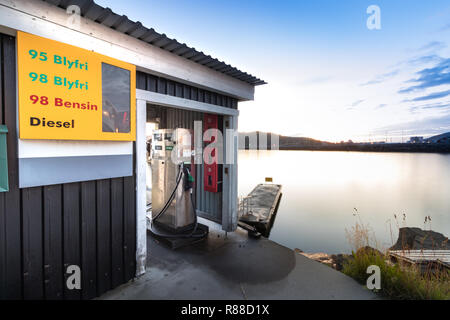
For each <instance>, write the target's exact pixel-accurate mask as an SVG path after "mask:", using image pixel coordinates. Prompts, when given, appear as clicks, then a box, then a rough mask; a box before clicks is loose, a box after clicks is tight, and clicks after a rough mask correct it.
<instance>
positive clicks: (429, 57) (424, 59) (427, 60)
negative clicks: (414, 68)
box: [408, 54, 444, 65]
mask: <svg viewBox="0 0 450 320" xmlns="http://www.w3.org/2000/svg"><path fill="white" fill-rule="evenodd" d="M442 60H444V58H442V57H440V56H438V55H437V54H430V55H426V56H421V57H417V58H412V59H410V60H409V61H408V63H409V64H410V65H418V64H426V63H430V62H441V61H442Z"/></svg>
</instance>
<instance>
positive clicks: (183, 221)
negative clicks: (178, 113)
mask: <svg viewBox="0 0 450 320" xmlns="http://www.w3.org/2000/svg"><path fill="white" fill-rule="evenodd" d="M191 139H192V135H191V130H189V129H182V128H178V129H160V130H156V131H154V133H153V137H152V150H151V152H152V160H151V166H152V215H151V216H152V219H151V229H150V230H151V231H152V232H153V233H154V234H156V235H158V236H161V237H167V238H170V237H173V238H180V237H204V236H205V234H204V233H200V234H199V233H196V231H197V215H196V210H195V201H194V197H193V187H194V183H195V180H194V177H193V174H192V172H193V171H194V170H195V169H194V168H195V166H194V162H193V152H192V149H193V148H192V144H191ZM153 225H154V226H157V227H158V228H161V229H164V231H166V232H167V231H168V232H170V234H167V233H164V234H162V233H160V232H158V231H157V230H154V229H153V228H152V227H153Z"/></svg>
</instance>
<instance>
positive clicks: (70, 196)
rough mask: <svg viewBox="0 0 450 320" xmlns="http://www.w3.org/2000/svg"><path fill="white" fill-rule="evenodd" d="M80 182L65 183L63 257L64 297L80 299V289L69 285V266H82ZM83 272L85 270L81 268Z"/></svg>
mask: <svg viewBox="0 0 450 320" xmlns="http://www.w3.org/2000/svg"><path fill="white" fill-rule="evenodd" d="M80 199H81V196H80V184H79V183H67V184H64V185H63V239H64V240H63V242H64V247H63V248H64V250H63V259H64V299H67V300H78V299H80V298H81V294H80V290H78V289H72V290H69V289H68V287H67V279H68V274H67V273H66V270H67V267H69V266H70V265H77V266H79V267H80V268H81V252H80V243H81V239H80ZM81 272H83V270H81Z"/></svg>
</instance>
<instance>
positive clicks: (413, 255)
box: [389, 250, 450, 269]
mask: <svg viewBox="0 0 450 320" xmlns="http://www.w3.org/2000/svg"><path fill="white" fill-rule="evenodd" d="M389 256H390V257H391V258H394V259H396V260H399V261H403V262H407V263H410V264H417V265H427V264H429V263H435V264H437V265H439V266H441V267H444V268H447V269H450V250H390V251H389Z"/></svg>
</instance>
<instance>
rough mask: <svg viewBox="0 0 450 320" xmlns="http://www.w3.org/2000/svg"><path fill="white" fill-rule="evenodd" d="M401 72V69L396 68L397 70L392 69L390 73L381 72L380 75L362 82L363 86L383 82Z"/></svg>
mask: <svg viewBox="0 0 450 320" xmlns="http://www.w3.org/2000/svg"><path fill="white" fill-rule="evenodd" d="M399 72H400V70H399V69H396V70H393V71H390V72H388V73H384V74H380V75H378V76H376V77H375V78H374V79H373V80H370V81H368V82H365V83H362V84H361V86H368V85H371V84H377V83H382V82H384V81H386V80H388V79H390V78H392V77H394V76H396V75H397V74H398V73H399Z"/></svg>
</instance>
